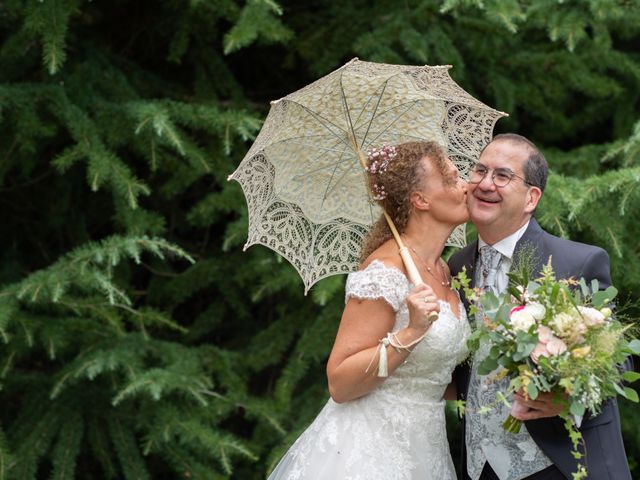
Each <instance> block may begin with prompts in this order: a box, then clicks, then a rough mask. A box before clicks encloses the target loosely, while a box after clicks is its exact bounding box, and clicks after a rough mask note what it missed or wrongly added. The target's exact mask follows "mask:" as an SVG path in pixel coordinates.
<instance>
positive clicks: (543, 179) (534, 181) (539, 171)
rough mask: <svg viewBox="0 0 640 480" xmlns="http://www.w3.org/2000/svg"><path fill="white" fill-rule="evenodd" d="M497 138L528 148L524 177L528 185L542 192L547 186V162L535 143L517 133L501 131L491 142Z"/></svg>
mask: <svg viewBox="0 0 640 480" xmlns="http://www.w3.org/2000/svg"><path fill="white" fill-rule="evenodd" d="M497 140H503V141H507V142H512V143H515V144H518V145H521V146H523V147H525V148H526V149H527V150H528V152H529V158H528V159H527V161H526V162H525V164H524V179H525V180H526V181H527V183H528V184H529V185H534V186H536V187H538V188H539V189H540V190H541V191H542V192H544V188H545V187H546V186H547V177H548V176H549V164H548V163H547V161H546V160H545V158H544V155H543V154H542V152H541V151H540V150H538V147H536V145H535V143H533V142H532V141H531V140H529V139H528V138H526V137H523V136H522V135H518V134H517V133H501V134H499V135H496V136H495V137H493V140H492V141H491V142H495V141H497Z"/></svg>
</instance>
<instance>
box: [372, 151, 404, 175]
mask: <svg viewBox="0 0 640 480" xmlns="http://www.w3.org/2000/svg"><path fill="white" fill-rule="evenodd" d="M397 155H398V152H397V151H396V147H394V146H390V145H382V147H380V148H372V149H371V150H369V151H368V152H367V157H369V162H370V163H369V166H368V167H367V168H366V169H365V170H366V171H367V172H369V173H370V174H372V175H376V174H379V173H384V172H386V171H387V167H388V166H389V162H390V161H391V160H393V159H394V158H396V156H397Z"/></svg>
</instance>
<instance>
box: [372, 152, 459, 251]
mask: <svg viewBox="0 0 640 480" xmlns="http://www.w3.org/2000/svg"><path fill="white" fill-rule="evenodd" d="M425 157H427V158H429V160H430V161H431V165H432V166H433V167H434V169H435V170H436V171H438V172H440V174H441V175H442V177H443V179H446V177H447V175H446V171H447V169H446V167H447V163H446V161H447V156H446V154H445V152H444V150H443V149H442V147H440V146H439V145H438V144H437V143H435V142H407V143H402V144H400V145H396V146H395V156H393V158H392V159H390V160H389V161H388V162H387V163H386V168H384V169H383V170H380V169H376V168H375V167H374V168H373V169H372V168H371V167H372V164H373V163H374V162H376V161H378V159H379V157H373V156H372V155H369V157H368V159H367V166H368V170H369V175H368V178H369V191H370V192H371V194H372V196H373V197H374V198H375V199H376V201H377V202H378V204H379V205H380V206H381V207H382V208H383V209H384V210H385V211H386V212H387V213H388V214H389V216H390V217H391V218H392V219H393V222H394V223H395V226H396V228H397V229H398V232H399V233H403V232H404V231H405V229H406V228H407V223H408V222H409V215H410V213H411V202H410V200H409V196H410V195H411V193H413V192H415V191H416V190H419V189H420V188H421V187H422V186H423V185H422V181H423V180H424V178H425V175H426V171H425V170H424V168H423V166H422V162H421V160H422V159H423V158H425ZM381 192H382V195H381ZM392 237H393V234H392V233H391V229H390V228H389V225H388V224H387V221H386V219H385V218H384V215H380V218H378V220H377V221H376V222H375V223H374V224H373V225H372V227H371V229H370V230H369V233H368V234H367V236H366V237H365V239H364V242H363V244H362V250H361V252H360V262H364V261H365V259H367V258H368V257H369V255H371V253H372V252H373V251H374V250H376V249H377V248H378V247H380V245H382V244H383V243H384V242H386V241H387V240H389V239H390V238H392Z"/></svg>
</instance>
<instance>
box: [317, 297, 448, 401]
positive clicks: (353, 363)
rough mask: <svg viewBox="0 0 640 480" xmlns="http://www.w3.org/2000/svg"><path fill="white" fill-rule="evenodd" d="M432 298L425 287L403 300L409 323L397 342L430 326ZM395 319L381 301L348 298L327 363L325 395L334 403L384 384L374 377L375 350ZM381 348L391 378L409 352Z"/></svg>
mask: <svg viewBox="0 0 640 480" xmlns="http://www.w3.org/2000/svg"><path fill="white" fill-rule="evenodd" d="M430 295H431V296H432V297H429V299H430V300H431V298H433V301H430V302H429V303H425V302H424V298H425V296H430ZM435 298H436V297H435V295H434V294H433V291H432V290H431V289H430V287H428V286H426V285H420V286H418V287H416V288H415V289H414V290H413V291H412V293H411V294H410V295H409V296H408V297H407V304H408V305H409V313H410V321H409V325H408V326H407V327H406V328H404V329H402V330H400V331H398V332H396V337H397V339H398V341H399V343H401V344H402V345H407V344H410V343H411V342H413V341H414V340H416V339H418V338H420V337H421V336H422V335H424V333H425V332H426V331H427V330H428V329H429V327H430V325H431V323H430V321H429V320H428V319H427V313H428V312H429V311H431V310H434V309H437V307H438V304H437V301H436V299H435ZM395 317H396V314H395V312H394V311H393V308H391V306H390V305H389V304H388V303H387V302H385V301H384V300H382V299H379V300H358V299H355V298H350V299H349V301H348V302H347V305H346V307H345V309H344V313H343V315H342V320H341V322H340V328H339V329H338V334H337V336H336V341H335V343H334V345H333V350H332V351H331V355H330V357H329V362H328V363H327V377H328V380H329V393H330V394H331V397H332V398H333V400H334V401H336V402H338V403H342V402H347V401H349V400H354V399H356V398H359V397H362V396H363V395H366V394H367V393H369V392H371V391H372V390H373V389H375V388H376V387H377V386H378V385H380V384H381V383H382V382H383V381H384V378H381V377H378V376H377V371H378V369H377V367H378V361H379V358H380V355H379V352H377V348H378V344H379V341H380V339H382V338H385V337H386V336H387V333H388V332H390V331H391V329H392V328H393V325H394V323H395ZM384 348H386V349H387V364H388V372H389V375H391V374H392V372H393V371H394V370H395V369H396V368H398V366H399V365H400V364H402V362H404V361H405V360H406V358H407V357H408V356H409V355H410V352H409V351H407V350H405V349H399V350H396V349H395V348H393V347H392V346H387V347H384ZM372 359H373V361H372ZM369 364H371V366H369ZM367 367H369V370H368V372H366V370H367Z"/></svg>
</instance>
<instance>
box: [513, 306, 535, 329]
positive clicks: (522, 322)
mask: <svg viewBox="0 0 640 480" xmlns="http://www.w3.org/2000/svg"><path fill="white" fill-rule="evenodd" d="M535 324H536V319H535V318H533V316H532V315H531V313H529V312H527V310H526V309H524V308H523V309H522V310H518V311H516V312H513V313H512V314H511V325H513V328H514V330H523V331H525V332H526V331H527V330H529V328H530V327H531V326H532V325H535Z"/></svg>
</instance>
